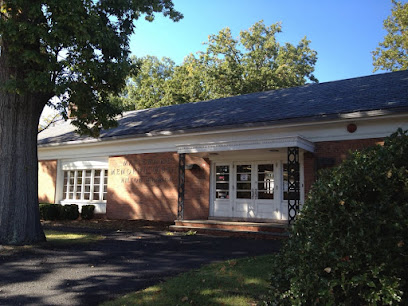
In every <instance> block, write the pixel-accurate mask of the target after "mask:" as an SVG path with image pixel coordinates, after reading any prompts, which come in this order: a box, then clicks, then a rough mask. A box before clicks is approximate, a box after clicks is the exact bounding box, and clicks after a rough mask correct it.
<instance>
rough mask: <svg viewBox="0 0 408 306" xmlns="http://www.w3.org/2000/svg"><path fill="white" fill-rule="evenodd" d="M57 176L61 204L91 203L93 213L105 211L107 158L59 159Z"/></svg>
mask: <svg viewBox="0 0 408 306" xmlns="http://www.w3.org/2000/svg"><path fill="white" fill-rule="evenodd" d="M58 177H59V179H58V181H59V183H57V185H58V186H59V187H58V188H57V189H58V190H59V192H58V198H59V202H60V203H61V204H77V205H78V206H79V207H80V208H81V207H82V205H87V204H92V205H95V213H106V198H107V187H108V158H99V157H98V158H92V159H89V160H61V161H60V167H59V175H58Z"/></svg>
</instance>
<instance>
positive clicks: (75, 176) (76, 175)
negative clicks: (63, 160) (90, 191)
mask: <svg viewBox="0 0 408 306" xmlns="http://www.w3.org/2000/svg"><path fill="white" fill-rule="evenodd" d="M77 180H78V170H75V171H74V194H73V200H77V198H76V191H77V187H78V182H77Z"/></svg>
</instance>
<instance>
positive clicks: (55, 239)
mask: <svg viewBox="0 0 408 306" xmlns="http://www.w3.org/2000/svg"><path fill="white" fill-rule="evenodd" d="M44 234H45V236H46V237H47V241H46V242H44V243H41V244H39V245H37V246H33V245H24V246H13V245H6V246H0V255H11V254H14V253H16V252H19V251H24V250H29V249H32V248H33V247H40V248H41V247H47V246H62V247H63V246H64V245H73V244H82V243H91V242H95V241H98V240H101V239H103V238H104V237H103V236H100V235H95V234H88V233H70V232H60V231H53V230H45V231H44Z"/></svg>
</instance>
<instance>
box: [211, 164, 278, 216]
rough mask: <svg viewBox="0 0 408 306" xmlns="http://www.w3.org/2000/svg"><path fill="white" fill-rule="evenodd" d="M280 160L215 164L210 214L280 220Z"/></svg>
mask: <svg viewBox="0 0 408 306" xmlns="http://www.w3.org/2000/svg"><path fill="white" fill-rule="evenodd" d="M280 167H281V163H280V162H235V163H229V164H216V166H215V194H214V216H218V217H234V218H240V219H246V218H250V219H252V218H258V219H280V218H281V205H280V204H281V195H280V190H279V186H278V185H280V183H281V181H282V178H281V177H282V171H281V169H280Z"/></svg>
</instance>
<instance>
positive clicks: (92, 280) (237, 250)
mask: <svg viewBox="0 0 408 306" xmlns="http://www.w3.org/2000/svg"><path fill="white" fill-rule="evenodd" d="M106 236H107V239H105V240H103V241H100V242H97V243H93V244H88V245H80V246H75V247H71V248H66V247H65V248H54V249H34V250H31V251H27V252H21V253H18V254H14V255H8V256H0V305H97V304H99V303H101V302H103V301H106V300H109V299H112V298H115V297H118V296H121V295H123V294H126V293H128V292H132V291H137V290H140V289H143V288H146V287H148V286H151V285H153V284H156V283H158V282H160V281H161V280H163V279H165V278H167V277H169V276H173V275H176V274H178V273H180V272H183V271H186V270H189V269H193V268H198V267H200V266H201V265H203V264H206V263H210V262H214V261H220V260H227V259H230V258H238V257H244V256H252V255H261V254H266V253H271V252H274V251H276V250H278V248H279V242H278V241H274V240H269V241H268V240H250V239H242V238H225V237H208V236H200V235H193V236H183V235H181V234H176V235H175V236H167V235H165V234H164V233H162V232H144V233H126V232H119V233H109V234H107V235H106Z"/></svg>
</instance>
